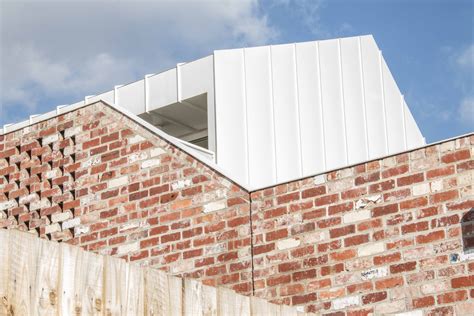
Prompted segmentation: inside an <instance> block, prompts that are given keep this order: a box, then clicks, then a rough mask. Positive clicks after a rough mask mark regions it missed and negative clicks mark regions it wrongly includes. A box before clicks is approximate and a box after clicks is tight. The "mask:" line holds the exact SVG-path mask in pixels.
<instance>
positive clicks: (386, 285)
mask: <svg viewBox="0 0 474 316" xmlns="http://www.w3.org/2000/svg"><path fill="white" fill-rule="evenodd" d="M403 283H404V282H403V277H394V278H389V279H384V280H378V281H375V288H376V289H377V290H385V289H390V288H393V287H397V286H402V285H403Z"/></svg>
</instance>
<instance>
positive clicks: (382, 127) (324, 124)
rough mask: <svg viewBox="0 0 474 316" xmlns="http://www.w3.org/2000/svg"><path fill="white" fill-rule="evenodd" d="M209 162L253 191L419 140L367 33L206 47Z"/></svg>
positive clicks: (415, 144) (413, 144)
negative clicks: (211, 116)
mask: <svg viewBox="0 0 474 316" xmlns="http://www.w3.org/2000/svg"><path fill="white" fill-rule="evenodd" d="M214 68H215V69H214V70H215V88H216V91H215V96H216V105H215V106H216V135H217V152H216V157H217V164H218V165H219V166H221V167H222V168H223V169H224V170H228V171H229V172H230V173H231V174H234V176H235V178H236V179H237V180H238V181H241V182H243V183H246V184H248V186H249V187H251V188H262V187H265V186H271V185H275V184H276V183H281V182H285V181H289V180H293V179H297V178H301V177H305V176H310V175H313V174H317V173H321V172H324V171H327V170H331V169H335V168H339V167H343V166H346V165H350V164H354V163H358V162H363V161H366V160H369V159H374V158H378V157H382V156H385V155H388V154H393V153H397V152H400V151H403V150H407V149H411V148H415V147H418V146H421V145H423V144H424V138H423V136H422V135H421V133H420V131H419V129H418V127H417V125H416V123H415V121H414V119H413V116H412V115H411V113H410V110H409V109H408V107H407V105H406V103H405V101H404V99H403V96H402V95H401V93H400V91H399V89H398V87H397V85H396V83H395V81H394V79H393V77H392V75H391V73H390V70H389V69H388V67H387V64H386V63H385V60H384V59H383V57H382V54H381V52H380V50H379V49H378V47H377V45H376V43H375V41H374V39H373V37H372V36H361V37H352V38H343V39H335V40H325V41H318V42H307V43H298V44H289V45H288V44H285V45H275V46H263V47H254V48H244V49H233V50H219V51H215V52H214Z"/></svg>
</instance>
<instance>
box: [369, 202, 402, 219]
mask: <svg viewBox="0 0 474 316" xmlns="http://www.w3.org/2000/svg"><path fill="white" fill-rule="evenodd" d="M396 212H398V204H389V205H385V206H378V207H374V208H373V209H372V217H378V216H384V215H387V214H392V213H396Z"/></svg>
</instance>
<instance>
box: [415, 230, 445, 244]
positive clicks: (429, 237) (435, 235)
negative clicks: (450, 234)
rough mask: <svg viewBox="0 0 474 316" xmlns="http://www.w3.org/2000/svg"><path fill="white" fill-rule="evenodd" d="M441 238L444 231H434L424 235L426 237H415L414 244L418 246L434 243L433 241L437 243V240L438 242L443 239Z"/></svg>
mask: <svg viewBox="0 0 474 316" xmlns="http://www.w3.org/2000/svg"><path fill="white" fill-rule="evenodd" d="M443 238H444V231H443V230H439V231H436V232H431V233H429V234H426V235H418V236H416V242H417V243H418V244H426V243H431V242H434V241H437V240H440V239H443Z"/></svg>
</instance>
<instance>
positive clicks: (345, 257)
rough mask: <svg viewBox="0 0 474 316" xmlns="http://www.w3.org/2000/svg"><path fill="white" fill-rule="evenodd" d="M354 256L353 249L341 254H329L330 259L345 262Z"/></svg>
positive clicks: (354, 251) (355, 253)
mask: <svg viewBox="0 0 474 316" xmlns="http://www.w3.org/2000/svg"><path fill="white" fill-rule="evenodd" d="M356 255H357V251H356V250H355V249H348V250H344V251H341V252H332V253H331V254H329V256H330V257H331V259H332V260H335V261H345V260H348V259H351V258H354V257H355V256H356Z"/></svg>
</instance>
